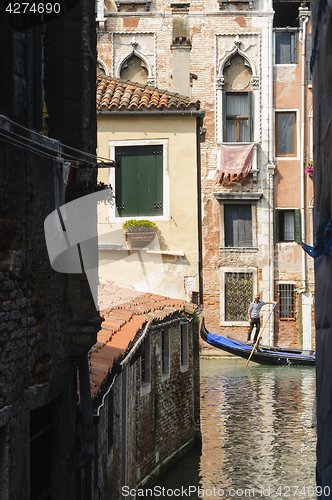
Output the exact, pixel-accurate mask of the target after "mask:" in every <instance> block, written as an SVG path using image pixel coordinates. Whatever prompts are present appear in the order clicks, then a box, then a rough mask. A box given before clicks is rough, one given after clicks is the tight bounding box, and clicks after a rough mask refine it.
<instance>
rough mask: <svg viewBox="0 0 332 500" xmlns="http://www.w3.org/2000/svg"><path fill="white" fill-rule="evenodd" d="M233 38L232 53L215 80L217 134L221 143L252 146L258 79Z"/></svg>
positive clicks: (223, 63)
mask: <svg viewBox="0 0 332 500" xmlns="http://www.w3.org/2000/svg"><path fill="white" fill-rule="evenodd" d="M241 45H242V44H241V40H240V38H239V36H236V38H235V40H234V46H233V49H232V50H231V51H230V52H228V54H227V56H226V57H225V58H224V59H223V60H222V61H221V63H220V67H219V76H218V77H217V92H218V95H219V98H218V101H219V103H220V104H219V110H220V111H221V113H220V114H219V120H218V121H219V127H218V128H219V133H218V140H219V141H221V142H232V143H236V142H246V143H248V142H254V131H253V115H254V113H253V110H254V97H253V94H254V91H255V90H257V89H258V87H259V78H258V77H257V76H255V73H256V72H255V68H254V64H253V63H252V61H251V60H250V59H249V57H248V56H247V55H246V54H245V52H243V51H242V50H241V49H240V47H241Z"/></svg>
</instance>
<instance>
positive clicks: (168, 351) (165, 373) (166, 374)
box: [160, 328, 171, 382]
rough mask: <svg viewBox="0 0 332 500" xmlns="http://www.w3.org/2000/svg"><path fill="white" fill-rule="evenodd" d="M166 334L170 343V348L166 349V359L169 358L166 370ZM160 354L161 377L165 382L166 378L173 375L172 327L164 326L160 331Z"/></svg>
mask: <svg viewBox="0 0 332 500" xmlns="http://www.w3.org/2000/svg"><path fill="white" fill-rule="evenodd" d="M164 334H165V335H166V338H167V344H168V346H167V347H168V348H167V349H166V350H165V351H166V353H165V354H166V358H165V360H167V362H168V363H167V364H168V366H167V369H166V370H163V355H164V351H163V335H164ZM160 344H161V345H160V354H161V378H162V382H165V380H167V379H169V378H170V375H171V344H170V329H169V328H163V329H162V330H161V331H160Z"/></svg>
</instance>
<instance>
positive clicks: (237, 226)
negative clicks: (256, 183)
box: [224, 203, 252, 247]
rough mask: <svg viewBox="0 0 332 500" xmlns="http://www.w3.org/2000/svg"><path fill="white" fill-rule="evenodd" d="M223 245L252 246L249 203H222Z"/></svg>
mask: <svg viewBox="0 0 332 500" xmlns="http://www.w3.org/2000/svg"><path fill="white" fill-rule="evenodd" d="M224 218H225V222H224V227H225V247H252V210H251V204H249V203H247V204H246V203H239V204H225V205H224Z"/></svg>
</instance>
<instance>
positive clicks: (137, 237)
mask: <svg viewBox="0 0 332 500" xmlns="http://www.w3.org/2000/svg"><path fill="white" fill-rule="evenodd" d="M155 236H156V232H155V231H130V232H127V231H126V232H125V238H126V240H127V241H128V242H129V243H130V245H131V246H132V247H146V246H147V245H148V244H149V243H151V241H153V239H154V237H155Z"/></svg>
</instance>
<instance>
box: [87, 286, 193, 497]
mask: <svg viewBox="0 0 332 500" xmlns="http://www.w3.org/2000/svg"><path fill="white" fill-rule="evenodd" d="M100 299H101V301H104V302H105V309H104V313H103V314H104V316H105V321H104V323H103V328H102V330H101V331H100V332H99V334H98V342H97V344H96V345H95V346H94V347H93V349H92V350H91V352H90V355H89V371H90V376H91V393H92V400H93V408H94V423H95V457H94V461H93V492H94V494H93V498H96V500H97V499H98V498H100V496H99V495H100V494H101V495H102V497H103V498H104V497H105V498H109V499H110V500H111V499H118V498H121V497H122V494H123V496H124V497H125V496H128V491H129V490H133V489H138V488H143V487H144V486H146V485H148V484H149V483H151V482H152V481H153V480H155V479H156V477H158V475H159V474H161V473H162V472H163V471H164V470H165V469H166V468H167V467H169V466H170V465H171V464H173V463H174V461H175V460H176V459H178V458H179V457H180V456H182V455H183V454H184V453H186V452H188V451H189V450H190V449H191V448H192V447H193V446H194V443H195V441H200V420H199V407H200V402H199V356H198V341H199V329H198V325H199V321H198V322H196V321H195V316H194V314H195V311H196V310H197V306H195V305H194V304H190V303H184V302H183V301H180V300H177V299H169V298H166V297H162V296H157V295H151V294H149V293H145V294H142V293H141V292H135V291H133V290H131V289H124V288H119V287H117V286H115V285H110V284H107V285H103V289H102V291H101V293H100ZM107 301H108V302H110V303H112V304H113V305H112V307H111V308H106V303H107ZM131 496H133V495H131Z"/></svg>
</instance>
